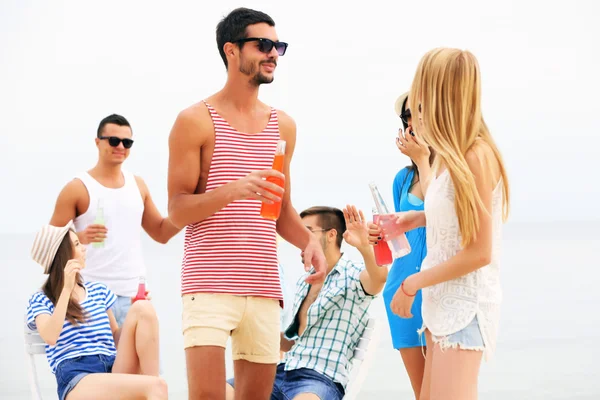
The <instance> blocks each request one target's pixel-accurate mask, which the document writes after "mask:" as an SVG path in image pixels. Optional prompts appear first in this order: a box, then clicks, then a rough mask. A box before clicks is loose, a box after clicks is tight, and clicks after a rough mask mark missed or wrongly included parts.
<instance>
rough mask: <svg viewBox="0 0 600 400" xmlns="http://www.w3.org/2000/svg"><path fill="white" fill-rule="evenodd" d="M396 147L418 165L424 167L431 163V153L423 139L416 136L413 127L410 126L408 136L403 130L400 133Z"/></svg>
mask: <svg viewBox="0 0 600 400" xmlns="http://www.w3.org/2000/svg"><path fill="white" fill-rule="evenodd" d="M396 146H397V147H398V149H399V150H400V151H401V152H402V154H404V155H405V156H408V157H410V159H411V160H413V161H414V163H415V164H417V165H423V164H424V163H429V156H430V155H431V151H430V150H429V146H427V145H426V144H425V143H424V142H423V140H422V139H421V138H419V137H418V136H415V135H414V132H413V130H412V126H410V125H409V126H408V128H407V129H406V134H404V133H403V132H402V129H400V130H399V131H398V137H397V138H396Z"/></svg>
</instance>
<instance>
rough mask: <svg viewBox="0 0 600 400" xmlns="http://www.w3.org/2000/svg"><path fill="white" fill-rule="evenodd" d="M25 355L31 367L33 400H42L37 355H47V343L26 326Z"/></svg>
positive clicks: (30, 383) (30, 381)
mask: <svg viewBox="0 0 600 400" xmlns="http://www.w3.org/2000/svg"><path fill="white" fill-rule="evenodd" d="M25 353H26V355H27V359H28V366H29V368H28V369H29V385H30V386H31V398H32V399H33V400H42V395H41V391H40V383H39V381H38V375H37V369H36V367H35V355H36V354H44V355H45V354H46V343H44V341H43V340H42V338H41V337H40V335H39V334H38V333H37V331H32V330H31V329H29V327H27V324H25Z"/></svg>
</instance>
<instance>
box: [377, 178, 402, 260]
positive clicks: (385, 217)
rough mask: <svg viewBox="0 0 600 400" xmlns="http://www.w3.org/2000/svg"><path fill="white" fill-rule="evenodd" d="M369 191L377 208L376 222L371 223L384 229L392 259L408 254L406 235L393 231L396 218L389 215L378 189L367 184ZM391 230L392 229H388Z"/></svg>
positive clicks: (391, 214)
mask: <svg viewBox="0 0 600 400" xmlns="http://www.w3.org/2000/svg"><path fill="white" fill-rule="evenodd" d="M369 189H371V195H372V196H373V200H374V201H375V207H376V208H377V212H378V213H379V215H378V219H377V221H378V222H375V220H373V222H374V223H375V224H377V225H379V227H381V228H382V229H383V227H384V226H385V227H386V228H387V229H385V231H386V234H387V237H388V239H386V242H387V245H388V246H389V248H390V250H391V253H392V257H393V258H394V259H396V258H401V257H404V256H405V255H407V254H408V253H410V251H411V248H410V243H408V239H407V238H406V234H405V233H404V232H401V231H394V229H393V228H394V227H395V226H394V225H395V222H394V221H395V220H396V216H395V215H394V214H393V213H390V212H389V210H388V208H387V206H386V205H385V202H384V201H383V197H381V193H379V189H378V188H377V185H376V184H375V183H374V182H371V183H370V184H369ZM389 228H392V229H389Z"/></svg>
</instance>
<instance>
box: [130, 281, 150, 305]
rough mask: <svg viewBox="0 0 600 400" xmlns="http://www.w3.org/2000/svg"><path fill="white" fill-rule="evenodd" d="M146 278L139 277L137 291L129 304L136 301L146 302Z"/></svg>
mask: <svg viewBox="0 0 600 400" xmlns="http://www.w3.org/2000/svg"><path fill="white" fill-rule="evenodd" d="M146 293H147V292H146V278H144V277H143V276H140V278H139V283H138V291H137V293H136V295H135V297H134V298H132V299H131V304H133V303H135V302H136V301H138V300H146Z"/></svg>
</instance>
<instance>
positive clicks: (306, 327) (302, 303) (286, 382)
mask: <svg viewBox="0 0 600 400" xmlns="http://www.w3.org/2000/svg"><path fill="white" fill-rule="evenodd" d="M300 217H301V218H302V221H303V222H304V225H306V227H307V228H308V229H309V230H311V231H312V232H313V233H314V234H315V235H316V236H317V238H318V239H319V241H320V242H321V246H322V247H323V251H324V253H325V257H326V259H327V264H328V270H327V272H328V273H327V278H326V279H325V281H324V282H323V284H321V285H318V286H316V285H315V286H310V285H308V284H306V282H304V278H305V277H304V276H303V277H301V278H300V279H299V280H298V284H297V286H296V297H295V300H294V306H293V311H292V315H294V316H295V317H294V320H293V322H292V324H291V325H290V326H289V327H287V329H286V330H285V332H284V333H283V334H282V341H281V344H282V350H283V351H286V352H287V353H286V355H285V358H284V360H283V362H282V363H280V364H279V366H278V368H277V376H276V378H275V385H274V387H273V394H272V395H271V399H286V398H289V399H294V398H298V399H300V398H301V399H306V400H309V399H327V400H329V399H342V398H343V397H344V392H345V388H346V385H347V384H348V376H349V369H350V366H351V361H352V356H353V354H354V349H355V348H356V346H357V345H358V340H359V339H360V337H361V335H362V334H363V331H364V329H365V327H366V324H367V320H368V315H367V310H368V308H369V305H370V304H371V300H372V299H373V298H374V296H375V295H377V294H379V293H380V292H381V290H383V286H384V285H385V280H386V278H387V268H386V267H379V266H377V264H376V263H375V256H374V254H373V248H372V247H371V246H370V245H369V240H368V227H367V222H366V221H365V217H364V215H363V213H362V211H357V209H356V207H354V206H348V207H346V208H345V209H344V210H343V211H341V210H339V209H336V208H330V207H313V208H309V209H308V210H305V211H303V212H302V213H300ZM342 239H345V241H346V243H348V244H349V245H351V246H353V247H355V248H356V249H357V250H358V251H359V252H360V254H361V256H362V258H363V261H364V262H361V263H357V262H354V261H351V260H349V259H348V258H346V257H345V256H344V254H343V253H342V252H341V245H342Z"/></svg>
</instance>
